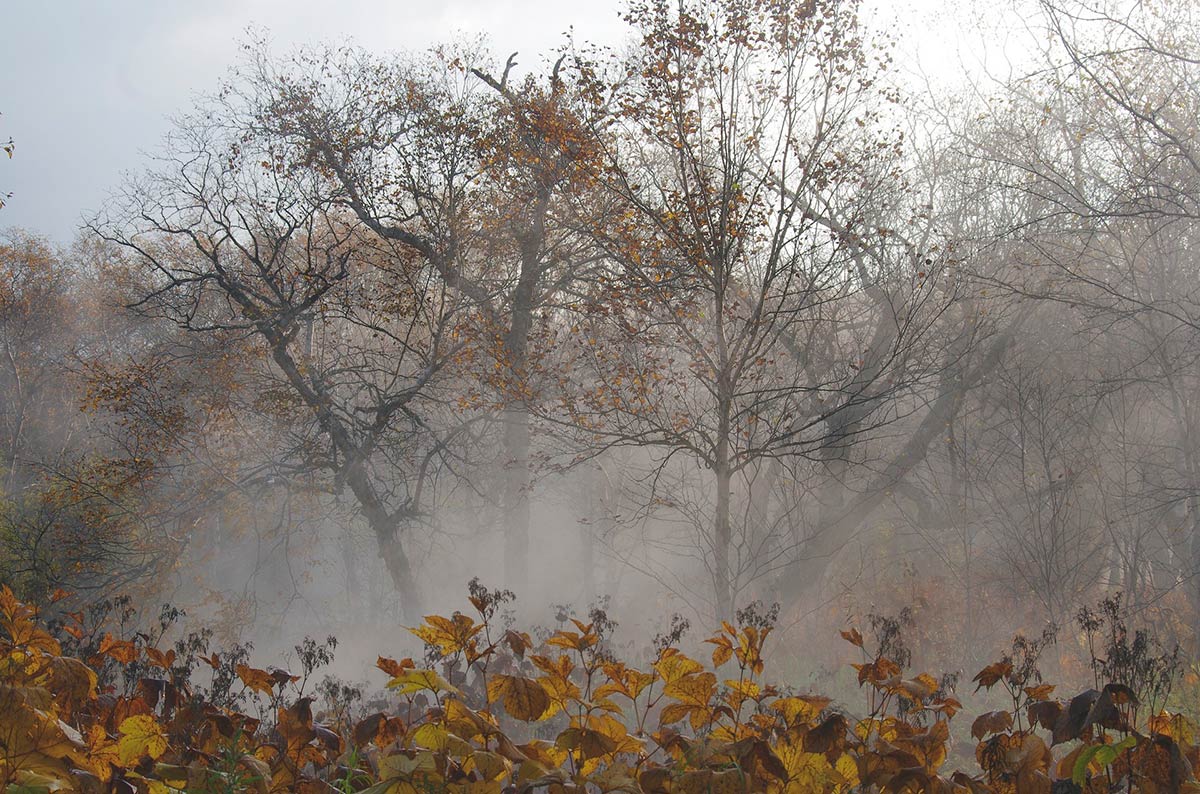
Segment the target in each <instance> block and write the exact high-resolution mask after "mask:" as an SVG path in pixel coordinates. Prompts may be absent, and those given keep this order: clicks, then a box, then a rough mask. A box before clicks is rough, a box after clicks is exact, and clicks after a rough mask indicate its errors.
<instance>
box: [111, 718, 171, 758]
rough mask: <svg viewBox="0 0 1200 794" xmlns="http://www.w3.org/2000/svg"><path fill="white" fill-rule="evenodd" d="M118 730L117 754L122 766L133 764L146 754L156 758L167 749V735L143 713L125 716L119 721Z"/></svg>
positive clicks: (152, 719)
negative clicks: (119, 734) (119, 726)
mask: <svg viewBox="0 0 1200 794" xmlns="http://www.w3.org/2000/svg"><path fill="white" fill-rule="evenodd" d="M120 732H121V738H120V739H119V740H118V741H117V755H118V756H119V757H120V759H121V765H122V766H126V767H130V766H134V765H136V764H137V762H138V761H140V760H141V759H142V757H143V756H147V755H148V756H150V757H151V758H152V759H157V758H158V757H159V756H161V755H162V754H163V753H165V752H166V751H167V737H166V736H165V735H164V734H163V730H162V727H161V726H160V725H159V724H158V723H157V722H155V720H154V718H153V717H150V716H148V715H145V714H139V715H138V716H136V717H126V718H125V719H124V720H123V721H122V722H121V729H120Z"/></svg>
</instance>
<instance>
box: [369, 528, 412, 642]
mask: <svg viewBox="0 0 1200 794" xmlns="http://www.w3.org/2000/svg"><path fill="white" fill-rule="evenodd" d="M376 537H377V538H378V539H379V553H380V555H381V556H382V557H383V564H384V565H385V566H386V567H387V571H388V575H389V576H390V577H391V579H392V585H393V586H394V587H395V588H396V592H397V593H399V595H400V617H401V619H402V620H405V621H407V622H409V623H412V624H413V625H416V623H417V622H419V621H420V620H421V613H422V612H423V611H424V610H423V609H422V607H421V594H420V590H419V589H418V587H417V582H416V578H415V577H414V576H413V570H412V565H411V564H410V563H409V560H408V555H407V554H406V553H405V551H404V545H403V544H402V543H401V542H400V538H399V537H397V533H396V531H395V529H393V530H392V532H391V536H390V537H388V538H384V537H380V536H379V532H376Z"/></svg>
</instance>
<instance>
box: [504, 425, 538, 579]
mask: <svg viewBox="0 0 1200 794" xmlns="http://www.w3.org/2000/svg"><path fill="white" fill-rule="evenodd" d="M502 421H503V423H504V451H505V458H506V461H505V470H504V478H503V481H504V495H503V501H504V572H505V577H506V580H507V584H508V586H509V587H514V588H519V587H521V586H523V585H525V584H526V583H527V582H528V581H529V518H530V505H529V491H530V487H531V485H532V482H531V479H530V473H529V413H528V411H526V410H525V409H524V407H522V406H513V407H510V408H509V409H508V410H506V411H505V412H504V417H503V419H502Z"/></svg>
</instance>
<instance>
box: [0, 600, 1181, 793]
mask: <svg viewBox="0 0 1200 794" xmlns="http://www.w3.org/2000/svg"><path fill="white" fill-rule="evenodd" d="M507 595H508V594H506V593H497V592H494V591H489V590H487V589H486V588H483V587H480V586H478V585H477V584H474V583H473V586H472V590H471V599H470V600H471V603H472V605H473V606H474V609H475V614H474V615H465V614H461V613H455V614H454V615H452V616H450V617H441V616H437V615H431V616H429V617H427V618H426V619H425V622H424V623H423V624H422V625H420V626H418V627H416V628H415V629H412V631H413V633H414V634H416V635H417V636H418V637H420V638H421V639H422V640H423V641H424V642H425V643H426V646H427V648H428V649H429V654H428V660H429V661H430V662H431V664H430V666H429V667H428V668H421V667H418V666H417V664H416V663H414V662H413V661H412V660H411V659H403V660H400V661H396V660H393V659H388V658H384V657H380V658H379V660H378V667H379V669H380V670H381V671H382V672H383V673H384V674H385V675H386V676H387V679H388V680H387V687H388V689H389V690H390V692H391V695H392V697H391V702H390V705H389V706H388V708H387V709H386V710H381V711H378V712H376V713H373V714H369V715H366V716H360V717H359V718H356V719H346V718H332V719H328V720H326V722H327V724H325V723H323V722H322V721H321V719H320V716H321V715H320V714H318V715H317V717H314V711H313V704H314V700H313V698H311V697H308V696H304V695H303V691H304V688H303V685H300V686H297V681H298V680H299V677H297V676H294V675H292V674H290V673H288V672H286V671H283V670H279V669H260V668H255V667H251V666H249V665H248V664H245V663H242V662H238V663H236V664H233V665H232V667H230V670H232V671H233V675H235V676H236V679H237V682H239V683H240V685H241V687H242V690H243V692H245V693H247V694H249V695H252V696H254V697H256V698H258V699H259V702H262V703H266V704H268V705H269V708H267V709H265V710H264V712H263V714H260V716H257V717H256V716H251V715H250V714H248V713H244V712H243V711H241V710H239V709H238V708H235V707H234V706H231V705H221V704H219V703H217V702H213V700H212V699H210V698H207V697H206V696H205V694H204V690H202V689H201V688H198V687H197V688H195V689H193V687H192V686H191V685H190V682H189V680H188V679H189V677H190V674H191V671H190V665H183V664H180V663H179V660H178V659H177V658H176V655H175V653H174V650H173V649H172V650H167V651H161V650H159V649H158V648H156V647H153V646H152V645H151V644H150V643H149V642H148V641H147V639H146V635H139V636H135V637H134V638H133V639H131V640H122V639H115V638H112V637H107V638H105V639H104V641H103V642H101V643H100V645H99V650H98V652H97V654H96V656H95V657H94V658H91V659H89V660H88V662H87V663H85V662H84V661H82V660H79V659H75V658H71V657H70V656H66V655H64V654H63V650H62V647H61V645H60V643H59V642H58V641H57V640H56V639H55V637H54V636H53V635H52V634H51V633H50V632H49V631H48V630H47V629H46V627H45V625H44V623H43V621H42V620H41V619H40V617H39V614H38V612H37V610H35V609H34V608H33V607H31V606H29V605H27V604H24V603H22V602H20V601H19V600H18V599H16V598H15V597H14V595H13V594H12V592H11V591H9V590H8V589H7V588H3V589H0V784H2V785H3V786H4V790H5V791H7V792H10V793H11V794H35V792H36V793H37V794H41V793H42V792H45V794H49V793H50V792H57V791H76V792H81V793H82V794H100V792H110V791H111V792H122V794H135V792H136V794H176V793H177V792H185V791H186V792H202V793H205V794H207V793H209V792H211V793H212V794H216V793H217V792H239V791H251V792H256V793H257V794H272V793H273V792H291V791H295V792H305V793H306V794H334V792H341V794H354V792H359V793H360V794H425V793H426V792H448V793H449V794H534V793H535V792H536V793H537V794H541V792H545V794H583V793H584V792H593V793H597V794H610V793H613V792H624V793H625V794H805V793H806V792H852V791H881V792H972V793H978V792H1020V793H1021V794H1025V792H1047V793H1048V792H1051V791H1055V792H1058V791H1088V792H1101V791H1118V790H1119V791H1139V792H1147V793H1152V792H1179V791H1200V786H1198V785H1197V784H1196V782H1195V780H1194V778H1193V776H1192V772H1191V769H1192V765H1193V764H1194V763H1196V762H1197V760H1200V759H1198V756H1197V749H1196V735H1197V728H1196V726H1195V725H1193V724H1192V723H1191V722H1190V721H1188V720H1186V719H1185V718H1183V717H1182V716H1180V715H1172V714H1169V713H1167V712H1162V711H1160V712H1158V713H1154V714H1152V715H1151V716H1149V718H1147V719H1145V720H1144V721H1143V722H1142V723H1140V724H1139V721H1138V719H1137V716H1138V715H1137V707H1138V699H1137V696H1136V693H1134V692H1133V691H1132V690H1131V689H1130V688H1129V687H1127V686H1125V685H1123V684H1107V685H1105V686H1104V687H1103V688H1101V689H1090V690H1087V691H1085V692H1083V693H1081V694H1079V695H1077V696H1075V697H1073V698H1070V699H1069V700H1066V701H1062V700H1056V699H1054V698H1053V697H1052V695H1053V690H1054V687H1053V686H1051V685H1048V684H1044V683H1041V682H1040V678H1039V677H1038V676H1037V674H1036V657H1037V653H1038V651H1039V647H1038V642H1037V641H1034V642H1026V643H1024V644H1023V645H1020V646H1018V647H1017V648H1016V649H1015V652H1014V653H1013V654H1010V655H1006V656H1005V657H1004V658H1003V659H1001V660H1000V661H997V662H996V663H994V664H991V665H989V666H988V667H986V668H985V669H984V670H982V671H981V672H980V673H979V674H978V675H977V676H976V677H975V682H976V683H977V688H988V689H992V688H995V687H1002V688H1003V689H1004V690H1005V691H1006V692H1007V693H1008V695H1009V696H1010V698H1011V702H1012V705H1011V708H1009V709H1006V710H999V711H993V712H989V713H986V714H982V715H980V716H979V717H977V718H976V719H975V720H974V721H973V723H972V726H971V733H972V735H973V737H974V739H975V740H977V741H978V745H977V747H976V752H975V757H976V759H977V761H978V764H979V769H978V770H975V771H973V772H967V771H955V772H950V771H948V770H946V769H944V765H945V763H946V759H947V755H948V749H949V748H948V745H949V743H950V741H951V739H950V737H951V732H950V721H951V720H952V719H954V718H955V716H956V714H957V713H958V712H959V711H960V710H961V708H962V705H961V703H960V702H959V701H958V700H957V699H956V698H955V697H954V696H953V695H952V694H951V693H950V692H949V691H947V690H946V688H945V687H944V686H943V685H942V684H941V683H939V681H938V680H937V679H935V678H934V677H932V676H930V675H927V674H921V675H916V676H913V677H904V675H903V672H902V670H901V668H900V666H899V665H898V664H897V663H896V662H895V661H893V660H891V659H889V658H887V657H886V656H884V655H883V654H881V653H878V652H870V651H868V650H867V643H866V642H865V641H864V639H863V637H862V635H861V634H860V632H859V631H857V630H856V629H849V630H847V631H845V632H843V637H844V638H845V639H846V640H847V641H848V642H850V643H852V644H853V645H855V646H857V647H858V648H860V649H862V654H863V661H862V662H861V663H860V664H856V665H855V667H856V669H857V677H858V681H859V683H860V685H861V686H862V688H863V689H864V691H865V693H866V695H867V697H866V712H865V716H862V717H852V716H850V715H849V714H848V713H847V712H846V711H843V710H842V709H840V708H837V707H835V706H834V705H833V704H832V703H831V702H830V700H829V699H827V698H824V697H820V696H817V695H813V694H798V693H795V692H792V691H790V690H789V689H787V688H786V687H780V686H776V685H772V684H770V683H768V682H767V681H766V680H765V679H764V677H763V676H764V672H765V669H766V660H765V656H764V646H765V645H766V644H767V640H768V638H769V637H770V636H771V630H772V624H771V620H770V616H769V615H765V616H764V615H763V614H762V612H761V611H758V612H756V611H754V610H749V611H745V612H743V613H740V615H739V621H738V623H739V625H731V624H729V623H723V624H722V626H721V629H720V630H719V631H718V632H717V633H716V634H715V635H714V636H712V637H711V638H710V639H708V640H707V642H708V643H709V644H710V645H711V646H712V658H711V659H710V660H705V661H700V660H697V659H693V658H691V657H689V656H687V655H685V654H684V653H683V652H681V651H680V650H679V649H678V648H677V647H675V645H674V644H673V643H672V642H671V641H670V640H671V639H672V638H667V639H666V640H664V641H661V642H657V643H656V645H655V653H654V657H653V658H652V659H650V660H649V662H648V664H647V665H645V666H644V668H643V669H638V668H635V667H633V666H631V665H629V664H627V663H625V662H622V661H621V660H619V659H617V658H615V657H614V655H613V654H612V653H611V651H610V644H609V643H608V642H607V636H608V634H609V632H610V631H611V627H612V625H613V624H612V623H611V622H610V621H608V619H607V617H606V616H605V615H604V614H603V613H594V614H593V615H592V620H591V621H590V622H587V623H584V622H581V621H572V624H573V625H571V626H570V628H562V629H560V630H558V631H555V632H553V633H551V634H549V635H548V636H547V637H546V638H545V639H544V640H542V641H534V639H533V638H532V637H531V636H530V635H529V634H528V633H526V632H522V631H517V630H514V629H511V628H504V627H502V626H500V625H498V621H497V620H496V613H497V608H498V606H499V605H500V604H501V603H503V601H504V600H505V598H506V597H507ZM675 639H677V638H675ZM310 650H311V649H310ZM318 655H319V654H318ZM204 661H206V662H208V663H209V664H210V665H212V666H213V668H214V670H216V669H218V668H220V669H224V667H229V665H230V664H231V663H230V661H229V660H226V661H225V662H222V661H221V660H220V659H219V658H218V656H217V654H212V655H211V656H210V657H208V658H205V659H204ZM98 663H103V664H104V665H109V664H110V663H115V664H117V665H119V666H121V667H124V668H126V669H130V668H132V669H135V670H136V669H141V670H144V671H148V672H149V673H151V674H147V675H144V676H141V677H140V678H138V680H137V682H136V686H135V687H134V688H133V689H132V690H131V691H130V692H128V693H127V694H117V693H116V692H115V687H112V686H107V687H106V686H100V685H99V683H98V678H97V674H96V672H95V671H94V668H95V667H96V665H97V664H98ZM138 665H140V666H141V667H140V668H139V667H137V666H138ZM226 702H227V703H235V704H236V703H237V702H238V701H237V698H233V699H227V700H226ZM264 714H265V715H266V716H265V718H264Z"/></svg>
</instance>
